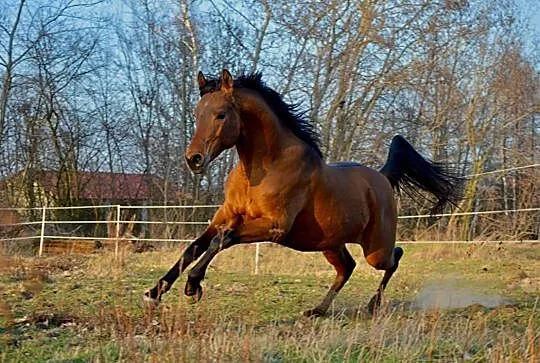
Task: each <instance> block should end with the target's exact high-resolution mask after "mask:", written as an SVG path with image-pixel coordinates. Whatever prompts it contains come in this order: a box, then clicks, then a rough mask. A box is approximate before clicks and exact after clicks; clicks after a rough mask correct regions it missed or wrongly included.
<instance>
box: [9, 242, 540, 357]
mask: <svg viewBox="0 0 540 363" xmlns="http://www.w3.org/2000/svg"><path fill="white" fill-rule="evenodd" d="M351 249H352V250H353V251H352V252H353V256H355V257H356V259H357V261H358V262H359V263H358V266H357V268H356V271H355V273H354V274H353V276H352V278H351V280H350V281H349V283H348V284H347V285H346V287H345V288H344V289H343V290H342V292H341V293H340V295H339V296H338V297H337V299H336V301H335V303H334V304H333V306H332V307H331V311H330V312H329V314H328V316H327V317H324V318H319V319H308V318H304V317H302V315H301V313H302V311H304V310H307V309H308V308H311V307H313V306H314V305H315V304H317V303H318V302H319V301H320V299H322V297H323V296H324V294H325V293H326V289H327V287H328V286H329V285H330V283H331V282H332V280H333V278H334V272H333V270H332V267H331V266H330V265H329V264H328V263H327V262H326V261H324V258H323V257H322V256H321V255H320V254H301V253H296V252H294V251H291V250H287V249H284V248H280V247H275V246H268V245H265V246H262V248H261V253H262V256H261V259H260V268H259V274H257V275H254V274H253V269H254V265H253V264H254V258H253V257H254V250H255V249H254V247H253V246H239V247H235V248H233V249H231V250H229V251H225V252H223V253H222V254H221V255H219V256H218V257H217V258H216V260H215V262H214V263H213V264H212V266H211V268H210V269H209V272H208V276H207V279H206V280H205V282H204V286H203V288H204V295H203V299H202V300H201V302H200V303H198V304H196V305H191V304H189V303H188V302H187V301H186V299H185V298H184V297H183V294H182V291H183V287H184V282H185V279H181V280H179V281H178V282H177V284H176V285H175V287H174V288H173V289H172V290H171V291H170V292H169V293H168V294H167V295H166V296H165V297H164V300H163V302H162V304H161V305H160V307H159V308H158V309H157V310H155V311H150V310H148V309H145V308H143V307H141V306H140V297H141V294H142V292H143V291H144V290H145V289H147V288H148V287H151V286H153V284H154V283H155V281H156V279H157V278H159V277H160V276H161V275H162V274H163V273H164V272H166V270H167V269H168V268H169V267H170V266H171V265H172V263H173V262H174V261H175V260H176V258H177V257H178V251H171V250H162V251H158V252H150V253H142V254H126V255H124V256H121V258H120V260H119V261H115V259H114V256H113V255H112V254H109V253H104V254H96V255H90V256H69V255H66V256H48V257H44V258H28V257H13V256H10V257H3V258H2V259H1V261H0V266H1V267H0V288H1V292H0V294H1V299H0V359H1V360H3V361H31V362H35V361H62V362H87V361H99V362H109V361H160V362H161V361H172V362H177V361H186V362H190V361H193V362H196V361H234V362H236V361H265V362H289V361H299V362H342V361H383V362H403V361H410V362H413V361H414V362H416V361H444V362H448V361H477V362H483V361H510V362H527V361H529V362H536V361H538V360H539V357H540V353H539V343H540V338H539V335H540V333H539V329H538V327H539V325H540V324H539V323H540V318H539V313H538V310H539V309H540V306H537V304H538V303H539V301H538V295H539V294H538V293H539V287H540V250H539V248H538V247H537V246H535V245H489V246H479V245H470V246H463V245H455V246H436V245H424V246H411V245H406V246H405V256H404V258H403V260H402V263H401V265H400V268H399V270H398V272H397V273H396V275H395V276H394V278H393V279H392V281H391V282H390V285H389V287H388V290H387V293H386V295H385V305H384V307H383V310H382V311H381V312H380V313H379V314H378V315H376V316H373V317H372V316H369V315H368V314H367V313H366V312H365V310H364V306H365V305H366V303H367V301H368V300H369V298H370V297H371V295H372V294H373V293H374V291H375V289H376V287H377V285H378V283H379V280H380V278H381V277H382V276H381V273H380V272H377V271H374V270H373V269H371V268H370V267H369V266H367V264H366V263H365V262H363V261H362V257H361V256H362V254H361V251H360V250H359V249H358V248H351Z"/></svg>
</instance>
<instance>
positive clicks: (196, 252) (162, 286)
mask: <svg viewBox="0 0 540 363" xmlns="http://www.w3.org/2000/svg"><path fill="white" fill-rule="evenodd" d="M216 234H217V230H216V229H215V228H213V227H209V228H207V229H206V231H205V232H204V233H203V234H202V235H201V236H200V237H199V238H197V239H196V240H195V241H193V242H192V243H191V244H190V245H189V246H188V248H186V249H185V251H184V252H183V253H182V256H181V257H180V259H178V261H176V263H175V264H174V266H173V267H171V269H170V270H169V271H168V272H167V273H166V274H165V275H164V276H163V277H162V278H161V279H159V281H158V282H157V284H156V286H154V287H153V288H152V289H150V290H148V291H147V292H146V293H145V294H144V297H145V299H147V300H150V301H152V302H154V303H155V304H157V303H158V302H159V301H160V300H161V296H162V295H163V294H164V293H166V292H167V291H169V289H170V288H171V286H172V284H173V283H174V282H175V281H176V280H177V279H178V276H180V274H181V273H182V272H184V270H185V269H186V268H187V267H188V266H189V265H190V264H191V263H192V262H193V261H195V260H196V259H197V258H199V257H200V256H201V255H202V254H203V253H204V252H205V251H206V250H207V249H208V246H209V245H210V242H211V241H212V238H213V237H214V236H215V235H216Z"/></svg>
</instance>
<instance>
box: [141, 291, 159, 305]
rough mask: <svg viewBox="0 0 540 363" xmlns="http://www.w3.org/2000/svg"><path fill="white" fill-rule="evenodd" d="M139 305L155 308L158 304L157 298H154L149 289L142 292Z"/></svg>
mask: <svg viewBox="0 0 540 363" xmlns="http://www.w3.org/2000/svg"><path fill="white" fill-rule="evenodd" d="M141 305H142V307H143V308H148V309H155V308H157V307H158V305H159V299H154V298H153V297H151V295H150V290H148V291H147V292H145V293H144V295H143V297H142V299H141Z"/></svg>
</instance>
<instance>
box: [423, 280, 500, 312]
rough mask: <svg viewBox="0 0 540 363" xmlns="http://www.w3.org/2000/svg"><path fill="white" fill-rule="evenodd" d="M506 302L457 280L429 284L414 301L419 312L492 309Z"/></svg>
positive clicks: (496, 295)
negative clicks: (474, 308) (479, 306)
mask: <svg viewBox="0 0 540 363" xmlns="http://www.w3.org/2000/svg"><path fill="white" fill-rule="evenodd" d="M506 302H507V301H506V300H505V299H504V298H503V297H502V296H501V295H499V294H485V293H481V292H479V291H477V290H476V289H474V288H473V287H471V286H470V285H468V283H467V282H464V281H459V280H449V281H437V282H431V283H430V284H428V285H427V286H425V287H424V288H422V289H421V290H420V291H419V292H418V295H417V297H416V299H415V301H414V306H415V307H416V308H418V309H421V310H429V309H455V308H465V307H468V306H472V305H475V306H478V305H481V306H484V307H487V308H494V307H496V306H499V305H503V304H505V303H506Z"/></svg>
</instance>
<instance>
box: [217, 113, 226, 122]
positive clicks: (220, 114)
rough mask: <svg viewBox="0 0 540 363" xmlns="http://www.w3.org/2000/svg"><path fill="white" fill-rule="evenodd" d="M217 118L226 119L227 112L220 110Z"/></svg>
mask: <svg viewBox="0 0 540 363" xmlns="http://www.w3.org/2000/svg"><path fill="white" fill-rule="evenodd" d="M217 119H218V120H224V119H225V112H220V113H218V115H217Z"/></svg>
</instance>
